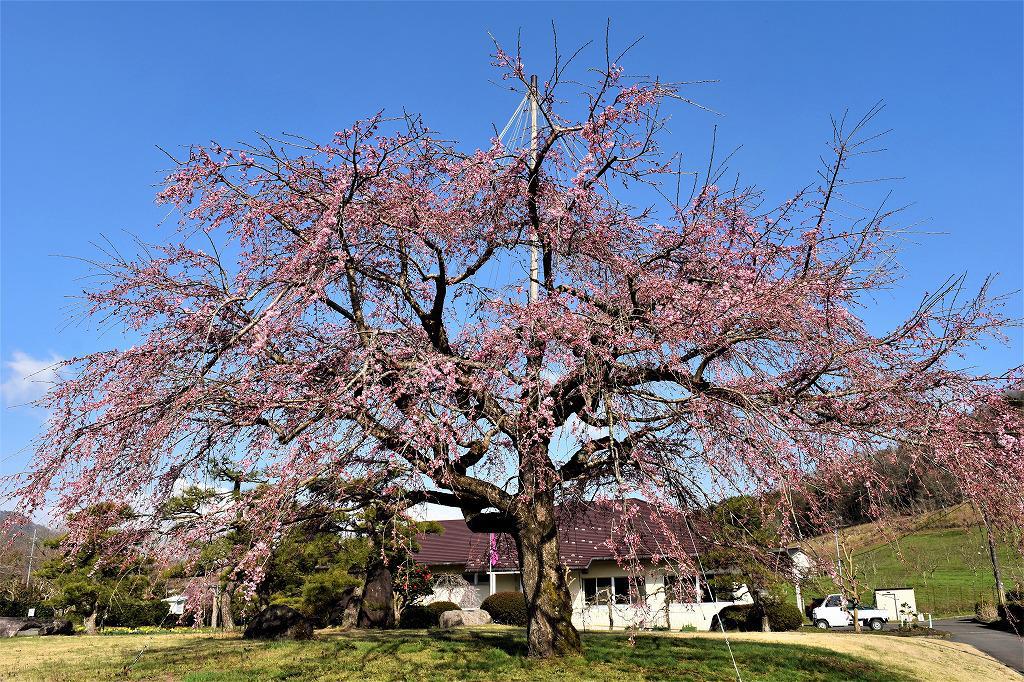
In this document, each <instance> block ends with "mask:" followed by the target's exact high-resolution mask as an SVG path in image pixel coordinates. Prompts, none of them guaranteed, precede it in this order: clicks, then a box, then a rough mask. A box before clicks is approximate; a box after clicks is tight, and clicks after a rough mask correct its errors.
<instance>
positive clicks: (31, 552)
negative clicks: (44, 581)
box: [25, 526, 38, 587]
mask: <svg viewBox="0 0 1024 682" xmlns="http://www.w3.org/2000/svg"><path fill="white" fill-rule="evenodd" d="M37 532H38V529H37V528H36V527H35V526H33V527H32V549H31V550H29V553H28V571H26V572H25V587H29V586H30V585H31V583H32V560H33V559H35V556H36V533H37Z"/></svg>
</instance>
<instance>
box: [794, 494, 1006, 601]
mask: <svg viewBox="0 0 1024 682" xmlns="http://www.w3.org/2000/svg"><path fill="white" fill-rule="evenodd" d="M840 542H841V544H842V545H843V546H844V547H847V548H850V549H851V550H852V551H853V557H854V565H855V567H856V570H857V572H858V574H860V575H862V576H863V581H864V584H865V586H866V589H864V590H863V592H862V598H865V599H868V600H870V599H871V598H872V592H871V590H873V589H874V588H876V587H904V586H906V587H913V588H914V590H915V594H916V596H917V607H918V610H919V611H924V612H931V613H933V614H935V615H936V616H950V615H959V614H965V613H971V612H973V610H974V604H975V602H977V601H979V600H981V599H988V600H993V599H994V589H995V581H994V580H993V578H992V565H991V563H990V561H989V555H988V545H987V544H986V540H985V529H984V526H983V525H982V523H981V519H980V518H978V517H977V515H976V514H975V513H974V512H973V511H972V510H971V509H970V508H969V507H966V506H964V505H961V506H959V507H952V508H950V509H944V510H940V511H937V512H931V513H928V514H922V515H918V516H913V517H907V518H904V519H900V520H899V521H898V522H897V523H896V524H893V525H891V526H888V527H881V526H878V525H877V524H864V525H860V526H853V527H851V528H847V529H844V530H843V531H842V532H841V534H840ZM806 548H807V549H808V550H809V551H810V552H811V553H813V554H814V555H816V556H818V557H822V558H826V559H827V560H833V559H835V556H836V548H835V537H834V536H831V535H830V536H823V537H820V538H815V539H814V540H812V541H810V542H808V543H806ZM999 559H1000V563H1001V564H1002V568H1003V581H1004V583H1005V584H1006V587H1007V589H1012V588H1014V587H1015V586H1016V587H1020V588H1024V559H1022V557H1021V555H1020V553H1019V552H1018V551H1017V549H1016V548H1015V547H1014V546H1013V544H1012V539H1011V538H1004V539H1003V542H1002V543H1001V544H1000V546H999ZM833 589H834V585H832V583H831V581H830V580H827V579H819V580H817V581H815V584H814V585H813V587H812V588H811V589H809V590H808V591H807V592H808V595H809V596H817V595H816V594H813V593H814V592H817V593H824V592H828V591H832V590H833Z"/></svg>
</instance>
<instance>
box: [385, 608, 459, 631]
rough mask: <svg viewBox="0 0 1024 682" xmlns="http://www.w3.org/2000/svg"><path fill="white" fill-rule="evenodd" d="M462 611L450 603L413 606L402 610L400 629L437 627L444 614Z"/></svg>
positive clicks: (399, 620) (399, 622)
mask: <svg viewBox="0 0 1024 682" xmlns="http://www.w3.org/2000/svg"><path fill="white" fill-rule="evenodd" d="M461 610H462V609H461V608H460V607H459V605H458V604H456V603H454V602H450V601H436V602H433V603H432V604H427V605H426V606H424V605H422V604H412V605H411V606H406V607H405V608H404V609H403V610H402V615H401V617H399V619H398V627H400V628H407V629H412V630H416V629H420V628H433V627H437V624H438V623H439V622H440V619H441V614H442V613H444V612H445V611H461Z"/></svg>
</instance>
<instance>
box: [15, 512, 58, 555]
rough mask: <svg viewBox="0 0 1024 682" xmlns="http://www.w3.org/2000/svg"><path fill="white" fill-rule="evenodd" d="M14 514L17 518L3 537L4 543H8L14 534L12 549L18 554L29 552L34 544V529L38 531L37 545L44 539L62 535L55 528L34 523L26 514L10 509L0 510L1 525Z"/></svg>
mask: <svg viewBox="0 0 1024 682" xmlns="http://www.w3.org/2000/svg"><path fill="white" fill-rule="evenodd" d="M12 516H13V517H14V519H15V522H14V525H12V526H11V527H10V528H9V529H8V530H7V531H6V533H5V537H4V538H3V541H4V542H3V543H2V544H3V545H6V541H8V540H10V539H12V538H11V536H13V540H14V543H13V546H12V547H11V551H13V552H14V553H16V554H27V553H28V551H29V548H30V546H31V545H32V532H33V531H35V533H36V545H37V546H39V545H41V544H42V543H43V541H44V540H48V539H50V538H52V537H56V536H58V535H60V533H58V532H57V531H55V530H52V529H50V528H47V527H46V526H42V525H40V524H38V523H32V522H31V521H29V520H28V519H26V518H25V517H24V516H22V515H20V514H17V513H15V512H10V511H0V526H2V525H4V524H6V523H7V521H8V520H9V519H10V518H11V517H12Z"/></svg>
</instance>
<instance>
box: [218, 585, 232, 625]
mask: <svg viewBox="0 0 1024 682" xmlns="http://www.w3.org/2000/svg"><path fill="white" fill-rule="evenodd" d="M220 615H221V619H222V620H223V621H224V628H225V629H227V630H233V629H234V628H235V616H234V614H233V613H231V588H230V586H229V587H228V588H226V589H225V590H224V591H223V592H221V594H220Z"/></svg>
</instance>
